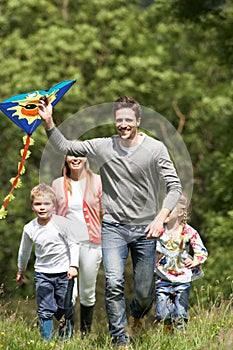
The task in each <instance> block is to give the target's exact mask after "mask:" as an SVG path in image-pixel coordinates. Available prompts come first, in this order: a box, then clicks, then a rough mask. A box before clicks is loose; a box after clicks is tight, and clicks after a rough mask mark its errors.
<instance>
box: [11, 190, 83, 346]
mask: <svg viewBox="0 0 233 350" xmlns="http://www.w3.org/2000/svg"><path fill="white" fill-rule="evenodd" d="M30 198H31V204H32V210H33V211H34V213H35V215H36V218H35V219H33V220H32V221H30V222H29V223H28V224H26V225H25V226H24V230H23V235H22V239H21V244H20V248H19V253H18V272H17V275H16V281H17V282H18V283H19V284H21V283H23V280H24V271H25V270H26V267H27V263H28V260H29V258H30V255H31V251H32V245H33V243H34V245H35V256H36V261H35V265H34V267H35V274H34V280H35V284H36V297H37V304H38V310H37V313H38V316H39V319H40V332H41V336H42V339H44V340H46V341H51V340H52V339H53V337H54V325H53V317H56V319H57V320H61V319H63V322H61V324H60V326H59V332H58V333H59V337H60V339H61V340H63V339H69V338H70V337H71V325H70V318H71V316H72V313H73V306H72V301H71V297H72V290H73V284H74V280H73V278H74V277H76V276H77V274H78V261H79V257H78V255H79V246H78V245H77V244H76V243H74V242H72V241H71V240H69V226H68V224H67V219H65V218H63V217H60V216H57V215H54V214H53V213H54V210H55V204H56V196H55V193H54V191H53V189H52V188H51V187H50V186H48V185H45V184H39V185H38V186H36V187H34V188H33V189H32V190H31V195H30Z"/></svg>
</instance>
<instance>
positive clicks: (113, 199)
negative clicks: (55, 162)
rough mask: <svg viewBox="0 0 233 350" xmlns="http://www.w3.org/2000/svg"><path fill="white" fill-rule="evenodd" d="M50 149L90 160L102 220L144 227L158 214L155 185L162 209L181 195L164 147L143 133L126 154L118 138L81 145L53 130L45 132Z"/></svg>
mask: <svg viewBox="0 0 233 350" xmlns="http://www.w3.org/2000/svg"><path fill="white" fill-rule="evenodd" d="M47 135H48V137H49V141H50V143H51V144H52V145H53V147H54V148H55V149H56V150H57V151H59V152H61V153H63V154H64V155H65V154H72V155H74V156H80V157H88V158H94V159H95V161H96V162H97V164H98V167H99V171H100V175H101V180H102V186H103V205H104V219H105V220H107V221H116V222H118V223H121V224H148V223H150V222H151V221H152V220H153V219H154V217H155V215H156V214H157V211H158V195H159V187H160V186H159V185H160V181H161V180H162V181H163V183H164V185H165V189H166V195H165V198H164V200H163V203H162V207H163V208H167V209H169V210H172V209H173V208H174V207H175V205H176V203H177V200H178V199H179V196H180V194H181V183H180V179H179V177H178V176H177V173H176V170H175V168H174V165H173V163H172V161H171V159H170V157H169V154H168V151H167V149H166V147H165V145H164V144H163V143H162V142H160V141H157V140H155V139H153V138H151V137H149V136H147V135H145V134H143V135H144V138H143V140H142V142H141V143H140V144H138V145H137V146H136V147H133V148H132V149H130V148H129V152H127V151H126V150H125V149H123V148H122V147H121V145H120V138H119V136H118V135H113V136H112V137H107V138H95V139H92V140H86V141H83V142H77V141H69V140H67V139H66V138H65V137H64V136H63V135H62V134H61V132H60V131H59V130H58V129H57V128H56V127H54V128H53V129H51V130H49V131H47Z"/></svg>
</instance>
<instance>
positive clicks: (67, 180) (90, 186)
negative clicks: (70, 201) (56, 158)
mask: <svg viewBox="0 0 233 350" xmlns="http://www.w3.org/2000/svg"><path fill="white" fill-rule="evenodd" d="M84 158H85V157H84ZM84 169H85V171H86V172H87V181H88V190H89V191H92V192H93V188H94V185H93V172H92V170H91V169H90V165H89V161H88V159H87V158H86V161H85V163H84ZM62 173H63V177H64V180H65V185H66V188H67V190H68V191H69V192H70V194H71V195H72V185H71V181H70V180H71V178H70V173H71V171H70V168H69V165H68V163H67V161H66V157H65V162H64V165H63V169H62Z"/></svg>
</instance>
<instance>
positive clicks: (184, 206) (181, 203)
mask: <svg viewBox="0 0 233 350" xmlns="http://www.w3.org/2000/svg"><path fill="white" fill-rule="evenodd" d="M177 206H178V207H179V208H180V209H183V211H184V212H183V217H182V221H181V222H182V225H183V227H185V225H186V223H187V220H188V207H189V204H188V200H187V198H186V197H185V195H184V194H182V195H181V196H180V198H179V200H178V202H177Z"/></svg>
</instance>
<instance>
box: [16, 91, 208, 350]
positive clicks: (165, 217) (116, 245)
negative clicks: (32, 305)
mask: <svg viewBox="0 0 233 350" xmlns="http://www.w3.org/2000/svg"><path fill="white" fill-rule="evenodd" d="M113 106H114V108H113V110H114V117H115V126H116V131H117V134H116V135H113V136H111V137H106V138H94V139H90V140H85V141H79V140H67V139H66V138H65V137H64V136H63V135H62V133H61V132H60V131H59V130H58V128H56V126H55V124H54V121H53V108H52V105H51V103H50V102H49V100H48V98H47V97H43V98H41V99H40V101H39V106H38V109H39V114H40V117H41V118H42V120H43V122H44V127H45V130H46V133H47V136H48V139H49V142H50V143H51V145H52V146H53V147H54V149H55V150H56V151H57V152H60V153H62V154H63V155H64V166H63V174H62V176H61V177H59V178H57V179H54V181H53V182H52V184H51V186H49V185H47V184H39V185H37V186H36V187H34V188H33V189H32V190H31V195H30V200H31V206H32V210H33V211H34V213H35V216H36V218H35V219H34V220H32V221H31V222H29V223H27V224H26V225H25V226H24V229H23V234H22V240H21V244H20V248H19V253H18V272H17V275H16V280H17V281H18V282H19V283H22V282H23V280H24V273H25V270H26V267H27V263H28V260H29V258H30V254H31V251H32V246H33V245H34V246H35V257H36V260H35V265H34V267H35V274H34V279H35V285H36V296H37V304H38V310H37V313H38V317H39V320H40V332H41V336H42V338H43V339H44V340H46V341H51V340H52V339H53V337H54V322H53V318H54V317H55V318H56V319H57V320H58V321H59V329H58V336H59V339H60V340H68V339H70V337H71V336H72V331H73V328H74V325H75V319H74V308H75V303H76V300H77V298H78V299H79V304H80V332H81V338H84V337H85V336H86V335H88V334H89V333H90V332H91V326H92V319H93V312H94V307H95V302H96V280H97V275H98V271H99V267H100V264H101V262H102V263H103V267H104V273H105V279H106V284H105V307H106V312H107V317H108V324H109V332H110V335H111V339H112V346H113V347H114V348H118V349H129V348H130V344H131V342H132V340H133V339H134V337H136V336H137V335H138V334H140V332H141V331H143V329H144V328H145V318H146V316H147V314H148V313H149V312H150V310H151V308H152V306H153V302H154V296H156V313H155V322H162V323H163V324H164V331H165V332H168V333H171V332H173V330H174V329H180V328H181V329H182V328H184V327H185V325H186V324H187V322H188V300H189V292H190V285H191V281H192V280H193V279H195V278H198V277H200V276H202V275H203V273H202V269H201V265H202V264H203V263H204V261H205V260H206V259H207V255H208V253H207V250H206V248H205V246H204V244H203V242H202V240H201V237H200V235H199V234H198V232H197V231H196V230H195V229H194V228H193V227H191V226H190V225H189V224H188V223H187V220H188V200H187V198H186V197H185V196H184V194H183V193H182V186H181V181H180V179H179V177H178V175H177V172H176V169H175V167H174V164H173V162H172V161H171V159H170V156H169V153H168V150H167V148H166V147H165V145H164V144H163V143H162V142H160V141H158V140H156V139H154V138H152V137H150V136H148V135H146V134H145V133H142V132H140V131H139V125H140V122H141V118H142V117H143V116H142V109H141V106H140V104H139V103H138V102H137V101H136V100H135V99H133V98H131V97H128V96H123V97H120V98H119V99H117V100H116V101H115V102H114V104H113ZM77 128H78V125H77ZM92 158H94V159H95V161H96V162H97V164H98V165H99V175H97V174H95V173H93V171H92V170H91V169H90V167H89V161H88V159H92ZM160 180H162V181H163V183H164V185H165V188H166V195H165V197H164V199H163V202H162V206H161V208H160V209H159V208H158V195H159V181H160ZM129 252H130V255H131V259H132V267H133V287H134V289H133V296H132V300H131V302H130V315H129V319H128V320H127V315H126V302H125V295H124V286H125V278H124V273H125V266H126V260H127V257H128V255H129Z"/></svg>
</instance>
